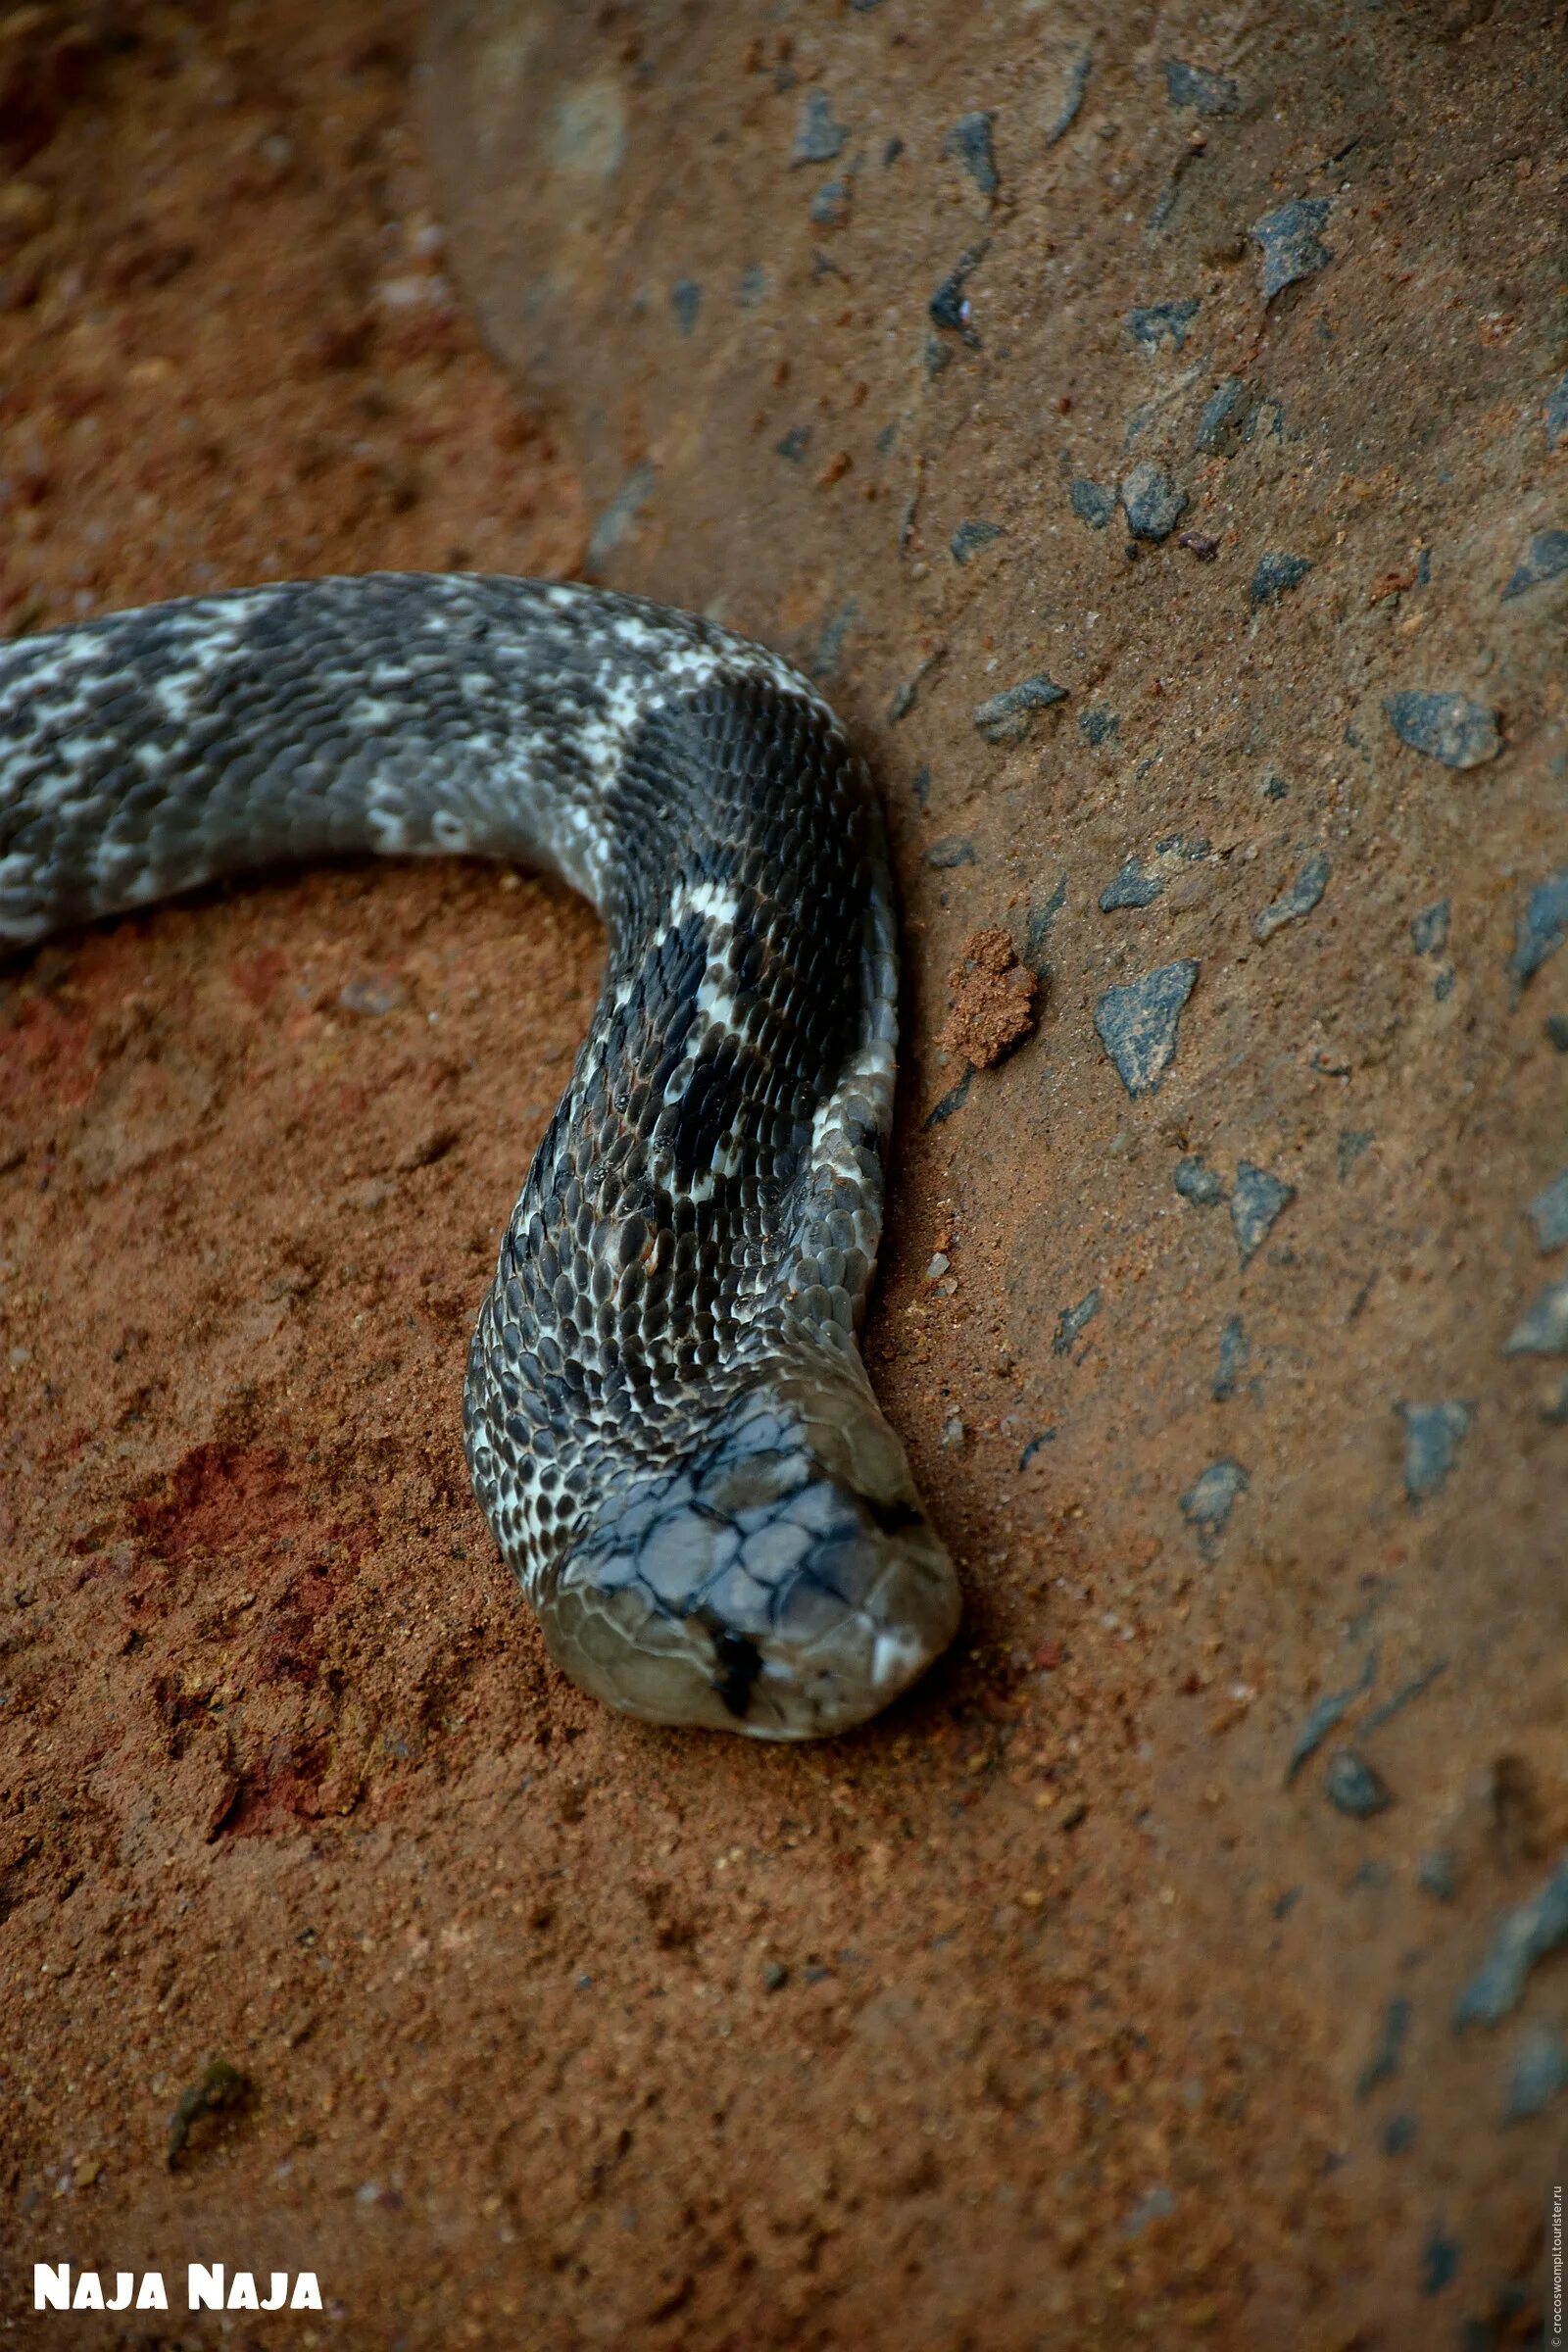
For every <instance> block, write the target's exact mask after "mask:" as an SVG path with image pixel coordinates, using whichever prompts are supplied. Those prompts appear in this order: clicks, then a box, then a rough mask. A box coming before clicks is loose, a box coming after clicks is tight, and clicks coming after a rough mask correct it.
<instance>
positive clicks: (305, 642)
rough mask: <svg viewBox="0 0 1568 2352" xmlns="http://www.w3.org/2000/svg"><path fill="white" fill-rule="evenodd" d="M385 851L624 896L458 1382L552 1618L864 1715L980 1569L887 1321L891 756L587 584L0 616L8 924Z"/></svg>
mask: <svg viewBox="0 0 1568 2352" xmlns="http://www.w3.org/2000/svg"><path fill="white" fill-rule="evenodd" d="M365 851H379V852H385V853H389V854H392V855H398V856H406V855H417V856H423V855H431V854H435V853H437V852H459V853H466V854H469V855H473V856H479V857H486V858H506V859H514V860H517V861H520V862H525V863H528V864H531V865H536V866H543V867H545V868H547V869H549V870H551V871H554V872H556V873H559V874H561V875H563V876H564V878H565V879H566V880H567V881H568V882H570V883H571V884H573V885H574V886H575V887H576V888H577V889H579V890H581V891H582V892H584V893H585V894H586V896H587V897H588V898H589V899H591V900H592V902H593V903H594V905H595V906H596V907H598V908H599V909H600V911H601V912H602V914H603V915H604V917H605V920H606V923H607V925H608V927H609V933H610V955H609V962H608V968H607V971H606V976H605V983H604V989H603V993H602V995H601V998H600V1002H599V1005H598V1008H597V1010H596V1013H595V1016H594V1021H593V1025H592V1027H591V1029H590V1031H589V1034H588V1037H587V1039H586V1041H585V1043H584V1045H583V1048H582V1051H581V1053H580V1054H579V1055H578V1057H577V1063H576V1067H575V1069H574V1071H573V1074H572V1079H571V1083H570V1085H569V1087H568V1088H567V1091H566V1093H565V1095H564V1098H563V1100H562V1103H561V1104H560V1106H559V1108H558V1109H557V1111H556V1114H555V1117H554V1118H553V1120H552V1121H551V1124H550V1128H549V1131H548V1133H547V1134H546V1136H545V1139H544V1142H543V1143H542V1144H541V1146H540V1148H539V1151H538V1153H537V1154H536V1156H535V1159H534V1163H533V1166H532V1168H531V1169H530V1170H529V1172H528V1177H527V1181H526V1183H525V1185H524V1187H523V1190H522V1194H521V1197H520V1199H519V1200H518V1201H517V1204H516V1207H515V1210H514V1211H513V1215H512V1218H511V1221H510V1223H509V1225H508V1228H507V1233H506V1238H505V1240H504V1242H503V1244H502V1248H501V1254H500V1262H499V1265H498V1267H497V1270H496V1276H495V1281H494V1283H493V1285H492V1287H491V1289H490V1291H489V1293H488V1295H487V1297H486V1298H485V1300H484V1303H483V1305H482V1307H481V1309H480V1313H479V1320H478V1325H477V1328H476V1330H475V1332H474V1337H473V1343H472V1346H471V1348H470V1349H469V1354H468V1366H467V1378H466V1384H465V1389H464V1426H465V1433H466V1448H467V1455H468V1462H469V1467H470V1469H471V1472H472V1476H473V1483H474V1490H475V1493H476V1495H478V1498H479V1502H480V1505H481V1507H482V1509H483V1511H484V1514H485V1516H486V1518H487V1519H488V1521H489V1523H490V1526H491V1528H492V1529H493V1531H494V1533H495V1536H496V1539H497V1542H498V1543H499V1544H500V1546H501V1549H502V1552H503V1554H504V1555H505V1557H506V1558H507V1560H508V1561H509V1562H510V1563H511V1565H512V1567H513V1568H514V1570H515V1573H516V1575H517V1577H518V1579H519V1580H520V1582H521V1584H522V1586H523V1589H524V1591H525V1593H527V1595H528V1597H529V1599H530V1600H531V1602H532V1603H533V1606H534V1608H535V1609H536V1611H537V1612H538V1615H539V1619H540V1623H541V1625H542V1627H543V1629H544V1634H545V1638H546V1641H547V1642H548V1643H549V1646H550V1649H551V1651H552V1653H553V1654H554V1656H555V1657H556V1658H557V1659H558V1660H559V1661H560V1663H561V1664H562V1665H563V1666H564V1668H565V1670H566V1671H567V1672H568V1673H569V1674H570V1675H571V1676H572V1677H573V1678H574V1679H575V1680H576V1681H577V1682H578V1683H579V1684H580V1685H582V1687H583V1688H584V1689H586V1690H588V1691H592V1692H594V1693H595V1694H596V1695H597V1696H599V1697H601V1698H604V1699H606V1700H608V1701H609V1703H610V1704H611V1705H613V1706H616V1707H619V1708H621V1709H623V1710H624V1711H626V1712H628V1713H631V1714H635V1715H640V1716H644V1717H647V1718H649V1719H651V1720H653V1721H656V1722H663V1723H682V1724H707V1725H712V1726H716V1727H719V1728H726V1729H731V1730H740V1731H744V1732H748V1733H751V1734H753V1735H755V1736H756V1737H759V1738H762V1739H804V1738H809V1737H811V1736H813V1735H820V1734H826V1733H832V1732H837V1731H842V1730H844V1729H846V1728H847V1727H849V1726H850V1725H853V1724H855V1723H858V1722H860V1721H862V1720H864V1718H865V1717H867V1716H869V1715H871V1714H873V1713H874V1712H875V1711H876V1710H877V1709H878V1708H880V1707H881V1706H883V1705H885V1704H886V1703H887V1701H888V1700H889V1699H891V1698H892V1697H894V1696H895V1695H896V1694H897V1693H898V1692H899V1691H902V1690H904V1689H906V1688H907V1685H908V1684H909V1683H910V1682H911V1681H913V1679H914V1678H915V1677H916V1676H917V1675H918V1674H919V1673H920V1672H921V1671H922V1670H923V1669H924V1668H925V1667H926V1666H927V1665H928V1664H929V1663H930V1661H931V1660H932V1658H933V1657H935V1656H936V1655H937V1654H938V1652H939V1651H940V1650H941V1649H942V1648H943V1647H944V1646H945V1645H946V1643H947V1642H949V1641H950V1640H951V1638H952V1636H953V1633H954V1631H955V1629H956V1623H957V1615H958V1597H957V1589H956V1580H955V1577H954V1572H953V1567H952V1563H951V1561H950V1560H949V1558H948V1555H947V1553H946V1551H945V1550H944V1548H943V1546H942V1544H940V1542H939V1541H938V1539H937V1538H936V1536H935V1535H934V1533H933V1532H932V1530H931V1528H930V1526H929V1524H928V1522H927V1521H926V1519H925V1516H924V1513H923V1512H922V1510H921V1507H920V1504H919V1501H918V1498H917V1497H916V1495H915V1493H914V1490H913V1487H912V1485H911V1482H910V1478H909V1473H908V1468H907V1463H906V1460H905V1457H904V1453H903V1449H902V1447H901V1446H900V1445H899V1442H898V1440H897V1439H896V1437H895V1436H894V1434H893V1432H892V1430H891V1429H890V1428H889V1427H888V1425H887V1423H886V1421H885V1420H884V1419H883V1417H882V1415H881V1413H880V1412H879V1411H878V1409H877V1406H876V1404H875V1402H874V1400H873V1398H872V1396H871V1392H870V1388H869V1385H868V1383H867V1381H866V1378H865V1374H864V1371H863V1369H862V1366H861V1363H860V1359H859V1355H858V1349H857V1347H856V1333H857V1330H858V1324H859V1319H860V1314H861V1310H862V1308H863V1304H864V1300H865V1296H866V1292H867V1288H868V1286H869V1283H870V1278H871V1270H872V1265H873V1261H874V1258H875V1253H876V1246H877V1239H878V1235H879V1232H880V1227H881V1212H882V1164H883V1154H884V1151H885V1148H886V1143H887V1136H888V1128H889V1123H890V1119H891V1113H892V1100H893V1074H894V1049H895V1043H896V1003H895V998H896V987H897V962H896V944H895V934H894V922H893V911H892V902H891V897H890V892H889V884H888V871H887V858H886V853H885V847H884V842H883V835H882V827H881V819H880V814H879V812H878V809H877V808H876V804H875V800H874V797H873V795H872V792H871V787H870V784H869V780H868V778H867V776H866V773H865V770H864V767H863V765H862V764H861V762H860V761H859V760H858V758H857V757H856V755H855V753H854V752H853V750H852V749H851V748H850V746H849V745H848V743H847V742H846V740H845V737H844V735H843V732H842V730H841V728H840V726H839V724H838V721H837V720H836V719H835V718H834V716H833V714H832V712H831V711H829V710H828V708H827V707H826V705H825V704H824V703H823V702H822V700H821V698H820V697H819V696H818V694H817V693H816V691H815V689H814V688H813V687H812V686H810V685H809V683H808V682H807V681H806V680H805V679H803V678H802V677H800V676H799V675H797V673H796V672H794V671H793V670H791V669H790V668H789V667H788V666H787V665H786V664H785V663H783V662H780V661H779V660H778V659H777V658H776V657H775V656H774V655H772V654H769V653H767V652H766V651H765V650H764V649H762V648H761V647H759V646H756V645H752V644H749V643H747V642H746V641H744V640H742V639H740V638H737V637H734V636H732V635H730V634H729V633H728V632H726V631H724V630H722V629H719V628H716V627H714V626H712V625H711V624H709V623H707V622H704V621H701V620H698V619H696V618H693V617H691V616H689V615H686V614H683V613H672V612H668V611H665V610H663V609H662V608H661V607H657V606H653V605H648V604H644V603H640V602H638V601H636V600H633V599H631V598H626V597H618V596H612V595H609V594H606V593H603V592H600V591H596V590H593V589H587V588H582V587H572V586H562V585H556V584H552V583H545V582H537V581H528V580H512V579H483V578H470V577H452V578H437V577H423V576H417V575H400V574H383V575H373V576H371V577H368V578H365V579H352V580H348V579H329V580H317V581H307V582H299V583H289V584H285V585H281V586H275V587H266V588H258V589H252V590H248V591H245V592H242V593H239V594H235V595H223V596H213V597H202V598H197V599H193V600H191V601H189V602H183V603H176V604H169V605H160V606H154V607H152V608H149V609H148V610H146V611H143V612H136V613H120V614H117V615H114V616H112V617H110V618H108V619H104V620H98V621H91V622H87V623H85V624H83V625H82V626H81V627H79V628H74V629H66V630H61V631H57V632H55V633H54V634H52V635H48V636H40V637H35V638H30V639H25V640H23V641H21V642H18V643H14V644H10V645H5V646H0V941H6V940H9V941H11V942H13V943H17V944H19V945H21V944H25V943H27V942H30V941H33V940H37V939H40V938H42V937H44V936H45V935H46V934H48V933H49V932H52V931H55V930H57V929H59V928H60V927H61V926H63V925H67V924H73V923H79V922H82V921H85V920H89V919H91V918H92V917H94V916H99V915H106V914H112V913H117V912H122V911H123V910H124V909H126V908H128V907H143V906H146V905H149V904H151V903H152V902H154V901H157V900H161V899H164V898H167V897H169V896H171V895H172V894H174V893H176V892H179V891H183V890H188V889H191V888H193V887H195V886H196V885H198V884H201V883H204V882H210V881H213V880H215V879H217V878H219V877H221V876H224V875H232V874H237V873H240V872H244V871H248V870H251V869H254V868H257V867H263V866H273V865H278V864H282V863H299V862H301V861H304V860H306V859H311V858H323V857H330V856H338V855H343V854H348V853H361V852H365Z"/></svg>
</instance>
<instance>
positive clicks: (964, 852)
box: [925, 833, 979, 873]
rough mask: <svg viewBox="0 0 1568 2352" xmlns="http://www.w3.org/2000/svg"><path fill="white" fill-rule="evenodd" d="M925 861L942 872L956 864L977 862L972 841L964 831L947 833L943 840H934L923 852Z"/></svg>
mask: <svg viewBox="0 0 1568 2352" xmlns="http://www.w3.org/2000/svg"><path fill="white" fill-rule="evenodd" d="M925 861H926V863H927V865H934V866H935V867H936V868H937V869H938V871H939V872H944V873H945V872H947V871H949V870H950V869H951V868H952V867H954V866H956V865H977V864H978V863H979V859H978V858H977V857H976V855H975V847H974V843H973V842H972V841H971V840H970V839H969V837H968V835H967V834H966V833H949V834H948V835H946V837H945V838H944V839H943V840H941V841H934V842H933V843H932V844H931V847H930V848H929V849H928V850H927V852H926V854H925Z"/></svg>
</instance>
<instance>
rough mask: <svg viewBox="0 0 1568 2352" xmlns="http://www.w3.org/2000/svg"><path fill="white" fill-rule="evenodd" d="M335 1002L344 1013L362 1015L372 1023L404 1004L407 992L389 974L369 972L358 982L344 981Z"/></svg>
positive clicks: (406, 1000)
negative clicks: (340, 1006)
mask: <svg viewBox="0 0 1568 2352" xmlns="http://www.w3.org/2000/svg"><path fill="white" fill-rule="evenodd" d="M337 1001H338V1003H339V1004H340V1005H342V1007H343V1009H344V1011H345V1012H358V1013H362V1014H363V1015H364V1016H365V1017H366V1018H367V1019H368V1020H372V1021H374V1020H379V1019H381V1017H382V1016H383V1014H385V1013H389V1012H395V1011H396V1010H397V1008H398V1006H399V1005H406V1004H407V1003H408V991H407V990H406V989H405V988H404V986H403V984H402V982H401V981H399V980H394V979H393V978H392V976H391V974H390V973H389V972H371V973H368V974H367V975H366V976H365V977H364V978H362V979H359V980H345V981H344V983H343V986H342V987H341V988H340V989H339V990H338V992H337Z"/></svg>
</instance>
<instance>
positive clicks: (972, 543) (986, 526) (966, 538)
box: [948, 521, 1002, 564]
mask: <svg viewBox="0 0 1568 2352" xmlns="http://www.w3.org/2000/svg"><path fill="white" fill-rule="evenodd" d="M1001 537H1002V525H1001V523H1000V522H978V521H975V522H960V523H959V525H958V527H957V529H956V531H955V532H954V534H953V537H952V538H951V539H950V540H949V541H948V546H949V548H950V549H951V550H952V553H953V561H954V562H955V564H967V563H968V561H969V558H970V557H971V556H977V555H978V554H979V553H980V550H981V549H982V548H983V547H989V546H990V545H991V542H992V541H993V539H1000V538H1001Z"/></svg>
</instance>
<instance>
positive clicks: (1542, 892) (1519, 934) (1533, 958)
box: [1508, 865, 1568, 1053]
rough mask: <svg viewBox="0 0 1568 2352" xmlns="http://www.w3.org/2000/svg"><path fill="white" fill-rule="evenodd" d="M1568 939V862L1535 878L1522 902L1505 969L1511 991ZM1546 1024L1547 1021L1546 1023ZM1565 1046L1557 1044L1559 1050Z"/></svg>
mask: <svg viewBox="0 0 1568 2352" xmlns="http://www.w3.org/2000/svg"><path fill="white" fill-rule="evenodd" d="M1565 939H1568V865H1565V866H1563V867H1561V868H1560V870H1559V871H1558V872H1556V873H1555V874H1548V875H1547V876H1546V879H1545V880H1544V882H1538V883H1537V885H1536V887H1535V889H1534V890H1533V891H1532V892H1531V894H1530V897H1529V899H1528V900H1527V901H1526V903H1525V910H1524V912H1523V914H1522V915H1521V916H1520V917H1519V926H1518V929H1517V931H1516V932H1515V934H1514V943H1513V954H1512V955H1511V956H1509V958H1508V969H1509V972H1510V973H1511V974H1512V976H1513V987H1514V995H1515V997H1516V998H1517V997H1518V995H1519V992H1520V991H1521V989H1523V988H1524V987H1525V986H1526V985H1527V984H1528V983H1529V982H1530V981H1532V980H1533V979H1534V978H1535V976H1536V974H1537V972H1539V971H1540V969H1541V967H1542V965H1543V964H1544V962H1545V960H1546V958H1547V956H1555V955H1556V953H1557V950H1558V949H1559V948H1560V947H1561V946H1562V943H1563V941H1564V940H1565ZM1547 1026H1548V1028H1549V1027H1550V1024H1549V1022H1548V1024H1547ZM1564 1050H1565V1049H1563V1048H1562V1047H1559V1048H1558V1052H1559V1053H1561V1052H1563V1051H1564Z"/></svg>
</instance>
